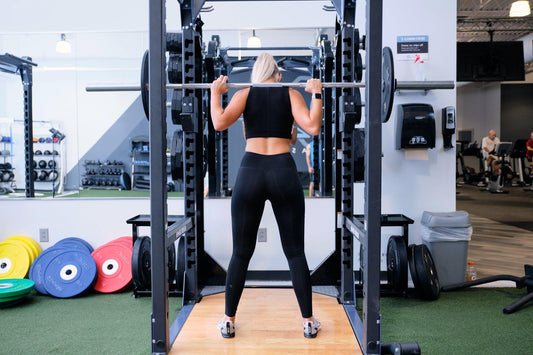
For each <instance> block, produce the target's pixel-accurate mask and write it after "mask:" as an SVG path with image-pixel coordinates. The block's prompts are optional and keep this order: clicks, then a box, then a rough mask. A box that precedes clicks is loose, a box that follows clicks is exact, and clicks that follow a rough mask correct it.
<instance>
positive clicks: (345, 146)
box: [335, 0, 355, 305]
mask: <svg viewBox="0 0 533 355" xmlns="http://www.w3.org/2000/svg"><path fill="white" fill-rule="evenodd" d="M342 20H343V25H342V30H341V31H342V41H341V42H339V43H337V46H339V45H340V46H341V50H342V57H341V63H337V65H339V64H341V68H342V69H341V76H342V81H343V82H354V81H355V71H354V68H353V56H354V54H353V53H354V29H355V1H353V0H352V1H345V2H344V18H343V19H342ZM352 90H353V89H343V97H342V98H344V97H348V96H351V95H352ZM343 102H344V101H343V100H339V106H338V107H337V111H338V114H339V116H338V117H339V119H340V120H346V121H348V120H347V119H346V118H345V117H347V116H349V115H350V113H349V112H345V109H346V108H345V106H344V105H343ZM341 126H344V127H343V129H342V132H341V145H340V148H341V154H342V156H341V161H340V166H337V174H339V173H340V175H341V179H340V180H341V184H340V189H339V185H337V191H336V193H335V197H336V198H337V199H339V198H340V199H341V211H342V216H343V217H344V218H351V217H352V215H353V169H352V166H353V159H352V131H353V126H351V125H350V124H349V123H348V122H347V123H346V124H342V125H341ZM340 128H341V127H339V129H340ZM337 149H339V147H337ZM341 237H342V241H341V294H340V298H341V301H342V303H343V304H345V305H347V304H354V303H355V293H354V274H353V253H354V241H353V235H352V233H351V232H350V231H349V230H347V229H346V228H342V231H341Z"/></svg>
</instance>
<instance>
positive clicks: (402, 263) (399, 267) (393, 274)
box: [387, 235, 407, 292]
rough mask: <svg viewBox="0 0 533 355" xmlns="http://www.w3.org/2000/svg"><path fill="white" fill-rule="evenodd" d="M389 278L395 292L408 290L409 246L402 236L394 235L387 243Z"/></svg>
mask: <svg viewBox="0 0 533 355" xmlns="http://www.w3.org/2000/svg"><path fill="white" fill-rule="evenodd" d="M387 279H388V281H389V284H390V286H391V289H392V290H393V291H394V292H404V291H406V289H405V286H406V285H407V248H406V246H405V242H404V241H403V237H402V236H397V235H393V236H391V237H390V238H389V242H388V243H387Z"/></svg>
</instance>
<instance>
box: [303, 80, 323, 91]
mask: <svg viewBox="0 0 533 355" xmlns="http://www.w3.org/2000/svg"><path fill="white" fill-rule="evenodd" d="M305 91H306V92H308V93H311V94H320V93H322V83H321V82H320V79H309V80H307V83H306V84H305Z"/></svg>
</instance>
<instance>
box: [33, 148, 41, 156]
mask: <svg viewBox="0 0 533 355" xmlns="http://www.w3.org/2000/svg"><path fill="white" fill-rule="evenodd" d="M33 155H43V152H41V151H40V150H39V149H37V150H36V151H35V152H33Z"/></svg>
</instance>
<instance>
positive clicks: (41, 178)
mask: <svg viewBox="0 0 533 355" xmlns="http://www.w3.org/2000/svg"><path fill="white" fill-rule="evenodd" d="M46 178H48V172H47V171H46V170H43V171H41V173H40V174H39V180H41V181H45V180H46Z"/></svg>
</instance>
